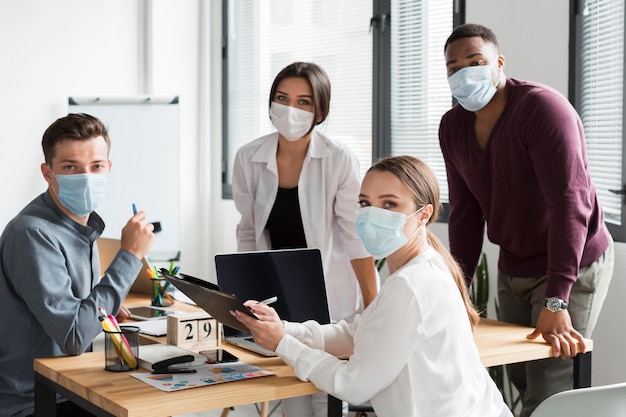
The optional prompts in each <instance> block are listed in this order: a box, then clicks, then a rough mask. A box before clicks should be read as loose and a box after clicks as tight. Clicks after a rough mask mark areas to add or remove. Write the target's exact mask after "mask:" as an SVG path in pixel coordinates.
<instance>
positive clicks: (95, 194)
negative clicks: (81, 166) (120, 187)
mask: <svg viewBox="0 0 626 417" xmlns="http://www.w3.org/2000/svg"><path fill="white" fill-rule="evenodd" d="M56 179H57V183H58V184H59V193H58V194H57V197H58V198H59V201H60V202H61V204H63V205H64V206H65V207H66V208H67V209H68V210H69V211H71V212H72V213H74V214H75V215H77V216H78V217H85V216H86V215H88V214H89V213H91V212H92V211H94V210H96V209H97V208H98V207H99V206H100V204H102V202H103V201H104V199H105V198H106V196H107V192H108V190H109V187H108V185H109V174H72V175H56Z"/></svg>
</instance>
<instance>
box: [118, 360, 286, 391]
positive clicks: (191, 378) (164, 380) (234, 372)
mask: <svg viewBox="0 0 626 417" xmlns="http://www.w3.org/2000/svg"><path fill="white" fill-rule="evenodd" d="M194 369H195V370H196V373H180V374H177V373H168V374H150V373H139V374H130V375H131V376H133V377H135V378H137V379H139V380H140V381H143V382H145V383H146V384H150V385H152V386H153V387H155V388H158V389H160V390H162V391H167V392H171V391H179V390H181V389H187V388H197V387H204V386H206V385H214V384H221V383H223V382H233V381H240V380H242V379H250V378H258V377H261V376H268V375H274V373H273V372H270V371H267V370H265V369H261V368H259V367H257V366H253V365H248V364H247V363H244V362H241V361H239V362H229V363H220V364H214V365H201V366H197V367H194Z"/></svg>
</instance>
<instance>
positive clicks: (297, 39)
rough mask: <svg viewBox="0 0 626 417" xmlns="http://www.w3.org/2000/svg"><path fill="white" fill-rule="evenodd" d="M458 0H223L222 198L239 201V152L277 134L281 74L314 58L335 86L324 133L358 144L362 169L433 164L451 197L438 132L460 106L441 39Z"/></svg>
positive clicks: (354, 147) (444, 196)
mask: <svg viewBox="0 0 626 417" xmlns="http://www.w3.org/2000/svg"><path fill="white" fill-rule="evenodd" d="M453 3H454V1H453V0H372V2H371V3H369V5H368V3H366V2H365V1H364V0H341V1H333V0H299V1H293V0H268V1H263V2H259V1H243V0H239V1H235V0H225V1H224V7H223V10H224V31H225V32H224V38H225V42H226V53H225V54H224V68H223V74H224V90H223V91H224V94H223V97H224V106H223V108H224V112H223V114H224V120H223V126H224V145H223V150H224V155H223V161H224V162H223V196H224V197H225V198H231V197H232V189H231V185H230V184H231V177H232V163H233V160H234V156H235V153H236V151H237V149H238V148H239V147H241V146H242V145H244V144H245V143H248V142H250V141H252V140H254V139H256V138H257V137H260V136H262V135H264V134H267V133H269V132H272V131H273V130H274V129H273V127H272V125H271V123H270V121H269V117H268V95H269V90H270V87H271V84H272V81H273V79H274V77H275V75H276V74H277V73H278V72H279V71H280V70H281V69H282V68H283V67H285V66H286V65H288V64H290V63H292V62H294V61H312V62H315V63H317V64H319V65H320V66H321V67H322V68H324V70H326V72H327V73H328V75H329V77H330V80H331V84H332V99H331V110H330V114H329V117H328V119H327V121H326V122H325V123H324V124H323V125H322V126H321V129H322V132H324V133H326V134H327V135H328V136H330V137H332V138H334V139H336V140H339V141H342V142H343V143H345V144H347V145H348V146H349V147H350V148H351V149H352V151H353V152H354V153H355V154H356V155H357V157H358V158H359V161H360V164H361V172H362V174H364V172H365V170H366V169H367V168H369V166H370V165H371V163H372V160H376V159H378V158H379V157H382V156H387V155H399V154H410V155H414V156H417V157H418V158H420V159H422V160H424V161H426V162H427V163H428V164H429V165H430V166H431V167H432V168H433V169H434V170H435V172H436V174H437V176H438V178H439V179H440V185H441V188H442V201H444V202H447V180H446V175H445V166H444V163H443V158H442V156H441V151H440V149H439V139H438V134H437V131H438V126H439V121H440V119H441V116H442V115H443V114H444V113H445V112H446V111H447V110H448V109H449V108H450V107H451V105H452V98H451V96H450V90H449V87H448V83H447V80H446V70H445V62H444V55H443V45H444V43H445V40H446V38H447V36H448V35H449V34H450V32H451V31H452V27H453ZM456 3H459V4H460V5H461V6H462V4H463V2H462V1H461V2H458V1H457V2H456ZM457 23H458V22H457ZM319 128H320V127H318V129H319Z"/></svg>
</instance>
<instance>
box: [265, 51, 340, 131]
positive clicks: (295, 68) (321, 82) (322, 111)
mask: <svg viewBox="0 0 626 417" xmlns="http://www.w3.org/2000/svg"><path fill="white" fill-rule="evenodd" d="M293 77H298V78H303V79H305V80H307V81H308V82H309V84H310V85H311V90H313V102H314V104H315V114H314V115H313V120H315V124H320V123H322V122H323V121H324V120H326V117H327V116H328V112H329V111H330V79H329V78H328V75H327V74H326V72H325V71H324V70H323V69H322V67H320V66H319V65H317V64H313V63H311V62H294V63H293V64H290V65H287V66H286V67H285V68H283V69H282V70H281V71H280V72H279V73H278V75H276V78H274V82H273V83H272V89H271V90H270V100H269V105H270V106H271V105H272V101H274V96H275V95H276V89H277V88H278V84H280V82H281V81H282V80H284V79H285V78H293Z"/></svg>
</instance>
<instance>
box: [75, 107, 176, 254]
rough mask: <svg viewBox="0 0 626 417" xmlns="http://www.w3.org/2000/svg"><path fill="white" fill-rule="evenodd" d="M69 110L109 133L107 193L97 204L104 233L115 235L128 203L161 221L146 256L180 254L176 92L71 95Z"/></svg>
mask: <svg viewBox="0 0 626 417" xmlns="http://www.w3.org/2000/svg"><path fill="white" fill-rule="evenodd" d="M68 103H69V105H68V107H69V112H70V113H87V114H90V115H92V116H95V117H97V118H98V119H100V120H102V122H104V124H105V126H107V128H108V131H109V137H110V139H111V153H110V155H109V159H110V160H111V162H112V167H111V174H110V175H109V193H108V196H107V199H106V201H105V202H104V203H103V204H102V205H101V206H100V207H99V208H98V210H96V211H97V213H98V214H99V215H100V216H102V218H103V219H104V222H105V224H106V228H105V230H104V233H103V234H102V237H109V238H115V239H119V238H120V236H121V230H122V228H123V227H124V226H125V225H126V223H127V222H128V220H129V219H130V218H131V217H132V215H133V212H132V205H133V204H135V205H136V207H137V210H139V211H145V212H146V217H147V219H148V221H149V222H159V223H160V225H161V231H160V232H158V233H155V239H154V244H153V246H152V249H151V251H150V253H149V254H148V258H149V259H150V260H154V261H169V260H178V259H179V258H180V161H179V159H180V158H179V155H180V151H179V142H180V141H179V138H180V127H179V125H180V123H179V106H178V97H177V96H176V97H149V96H139V97H136V96H134V97H117V98H115V97H109V98H103V97H69V99H68Z"/></svg>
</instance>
